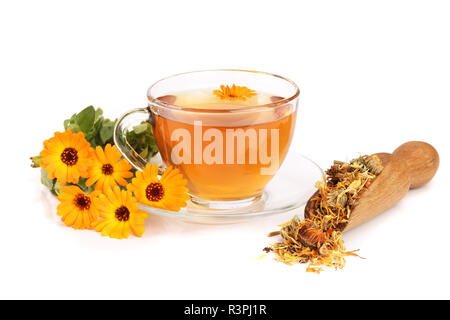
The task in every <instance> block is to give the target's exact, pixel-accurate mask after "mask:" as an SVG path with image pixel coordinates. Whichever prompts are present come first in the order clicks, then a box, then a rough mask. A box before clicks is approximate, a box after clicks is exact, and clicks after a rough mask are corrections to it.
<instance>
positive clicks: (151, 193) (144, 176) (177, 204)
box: [127, 164, 189, 211]
mask: <svg viewBox="0 0 450 320" xmlns="http://www.w3.org/2000/svg"><path fill="white" fill-rule="evenodd" d="M186 183H187V180H186V179H184V178H183V175H182V174H181V173H180V171H179V170H178V169H175V168H174V167H172V166H170V167H169V168H167V169H166V170H165V171H164V173H163V175H162V176H161V179H158V166H157V165H156V164H147V165H146V166H145V168H144V170H142V172H140V171H138V172H136V177H135V178H133V180H132V181H131V183H130V184H128V185H127V188H128V190H130V191H133V193H134V195H135V196H136V198H137V199H138V201H139V202H140V203H142V204H144V205H147V206H150V207H154V208H159V209H166V210H171V211H179V210H180V208H182V207H185V206H186V204H187V203H186V202H187V201H188V200H189V195H188V194H187V193H188V189H187V188H186V187H185V186H186Z"/></svg>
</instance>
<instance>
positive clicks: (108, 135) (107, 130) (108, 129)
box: [100, 121, 114, 144]
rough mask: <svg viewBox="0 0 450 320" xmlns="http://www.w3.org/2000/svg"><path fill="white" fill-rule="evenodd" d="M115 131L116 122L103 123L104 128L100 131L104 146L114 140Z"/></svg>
mask: <svg viewBox="0 0 450 320" xmlns="http://www.w3.org/2000/svg"><path fill="white" fill-rule="evenodd" d="M113 131H114V122H111V121H110V122H108V123H106V121H105V122H104V123H103V127H102V128H101V129H100V139H101V142H102V143H103V144H106V143H107V142H108V141H110V140H111V139H112V136H113Z"/></svg>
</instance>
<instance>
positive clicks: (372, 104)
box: [0, 0, 450, 299]
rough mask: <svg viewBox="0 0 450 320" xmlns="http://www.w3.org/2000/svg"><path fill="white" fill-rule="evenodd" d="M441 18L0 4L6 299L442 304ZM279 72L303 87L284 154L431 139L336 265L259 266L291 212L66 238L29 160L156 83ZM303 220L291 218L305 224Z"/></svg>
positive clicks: (359, 10) (315, 7) (382, 7)
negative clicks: (427, 161) (90, 116)
mask: <svg viewBox="0 0 450 320" xmlns="http://www.w3.org/2000/svg"><path fill="white" fill-rule="evenodd" d="M449 15H450V7H449V3H448V2H445V1H308V2H301V1H281V0H277V1H262V0H260V1H242V0H240V1H231V0H227V1H211V0H210V1H158V2H156V1H155V2H151V1H76V2H73V1H72V2H69V1H3V0H2V1H1V2H0V108H1V115H2V117H1V119H2V121H1V124H0V127H1V137H2V139H1V141H2V152H1V160H0V161H1V187H0V188H1V190H0V191H1V193H0V194H1V209H0V228H1V230H0V298H158V299H159V298H186V299H190V298H193V299H196V298H204V299H207V298H211V299H216V298H236V299H240V298H245V299H253V298H254V299H260V298H261V299H262V298H274V299H278V298H284V299H309V298H450V294H449V289H448V288H449V287H450V273H449V272H448V265H449V263H450V258H449V254H448V252H449V251H448V250H449V249H448V248H449V240H448V239H449V238H448V234H449V226H450V210H449V209H448V198H449V190H448V182H449V178H450V176H449V167H448V157H449V155H450V154H449V142H448V133H449V131H450V130H449V124H448V121H449V109H450V95H449V93H450V41H449V40H450V37H449V31H450V19H449ZM211 68H241V69H253V70H262V71H268V72H273V73H277V74H281V75H284V76H286V77H288V78H291V79H293V80H294V81H295V82H297V84H298V85H299V86H300V88H301V98H300V113H299V121H298V125H297V128H296V133H295V139H294V142H293V145H292V149H293V150H294V151H297V152H300V153H302V154H304V155H306V156H308V157H310V158H311V159H314V160H315V161H317V162H318V163H319V164H320V165H321V166H322V167H323V168H326V167H328V166H329V165H330V164H331V162H332V160H333V159H342V160H346V159H348V158H349V157H352V156H354V155H357V154H358V152H363V153H374V152H379V151H386V152H391V151H393V150H394V149H395V148H396V147H397V146H399V145H400V144H401V143H403V142H406V141H408V140H424V141H427V142H430V143H432V144H433V145H434V146H435V147H436V149H437V150H438V151H439V152H440V156H441V166H440V168H439V171H438V173H437V175H436V177H435V178H434V180H433V181H432V182H431V183H429V184H428V185H427V186H425V187H423V188H421V189H419V190H414V191H411V192H410V193H409V194H408V195H407V196H406V197H405V198H404V199H403V200H402V201H401V202H400V203H399V204H398V205H397V206H395V207H394V208H392V209H390V210H388V211H387V212H386V213H384V214H382V215H381V216H378V217H377V218H375V219H373V220H372V221H370V222H368V223H366V224H365V225H362V226H360V227H358V228H356V229H354V230H352V231H350V232H348V233H346V234H345V243H346V246H347V248H348V249H357V248H359V249H361V255H362V256H364V257H366V258H367V259H366V260H360V259H358V258H349V259H348V263H347V266H346V267H345V268H344V269H343V270H339V271H326V272H323V273H321V274H320V275H316V274H311V273H306V272H305V266H304V265H295V266H286V265H284V264H281V263H277V262H275V261H274V260H273V259H272V257H271V256H267V257H266V258H264V259H262V260H258V259H257V257H258V256H260V254H261V253H262V248H263V247H264V246H266V245H268V244H270V243H271V239H269V238H267V237H266V234H267V233H268V232H270V231H273V230H276V229H277V227H276V225H277V224H279V223H282V222H285V221H286V220H288V219H289V218H290V217H291V216H292V215H293V214H294V213H290V214H288V215H283V216H278V217H273V218H268V219H263V220H255V221H253V222H251V223H244V224H237V225H226V226H223V225H222V226H205V225H191V224H185V223H182V222H175V221H173V220H170V219H165V218H159V217H150V218H149V219H148V220H147V221H146V223H145V227H146V232H145V233H144V235H143V237H142V238H135V237H131V238H130V239H128V240H122V241H119V240H112V239H109V238H103V237H101V236H100V235H99V234H98V233H96V232H93V231H75V230H73V229H70V228H67V227H65V226H64V224H63V223H62V222H61V221H60V219H59V217H57V216H56V205H57V203H58V201H57V200H56V199H54V198H53V197H52V196H51V195H50V194H49V193H48V192H47V190H46V189H45V188H44V187H43V186H41V185H40V182H39V170H37V169H31V168H30V167H29V160H28V157H29V156H31V155H35V154H38V153H39V152H40V151H41V149H42V142H43V140H44V139H47V138H49V137H51V136H52V135H53V133H54V131H58V130H62V121H63V120H64V119H66V118H67V117H69V116H71V115H72V114H73V113H74V112H77V111H79V110H81V108H83V107H85V106H88V105H90V104H93V105H94V106H97V107H101V108H103V109H104V111H105V115H106V116H107V117H111V118H115V117H118V116H120V115H121V114H122V113H124V112H125V111H127V110H128V109H130V108H135V107H141V106H145V104H146V89H147V87H148V86H149V85H151V84H152V83H153V82H154V81H156V80H159V79H160V78H162V77H165V76H168V75H171V74H174V73H179V72H184V71H191V70H198V69H211ZM301 212H302V210H299V211H298V213H301Z"/></svg>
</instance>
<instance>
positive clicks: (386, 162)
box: [305, 141, 439, 231]
mask: <svg viewBox="0 0 450 320" xmlns="http://www.w3.org/2000/svg"><path fill="white" fill-rule="evenodd" d="M376 155H377V156H378V157H379V158H380V160H381V162H382V164H383V170H382V171H381V173H380V174H379V175H378V176H377V177H376V178H375V179H374V180H373V182H372V184H371V185H370V186H369V187H368V188H367V189H366V190H365V191H364V193H363V194H362V195H361V198H360V199H359V201H358V203H357V205H356V206H355V207H353V209H352V211H351V213H350V218H349V221H348V222H347V224H346V225H345V226H344V228H343V231H348V230H350V229H352V228H354V227H356V226H358V225H360V224H361V223H363V222H366V221H367V220H369V219H370V218H373V217H374V216H376V215H378V214H380V213H381V212H383V211H385V210H387V209H388V208H390V207H392V206H394V205H395V204H396V203H397V202H398V201H400V199H401V198H403V197H404V196H405V195H406V193H407V192H408V190H409V189H413V188H418V187H421V186H423V185H424V184H426V183H428V182H429V181H430V180H431V179H432V178H433V176H434V175H435V173H436V171H437V169H438V167H439V154H438V153H437V151H436V149H434V148H433V146H431V145H430V144H428V143H426V142H421V141H410V142H406V143H404V144H402V145H401V146H400V147H398V148H397V149H395V151H394V152H393V153H392V154H390V153H376ZM317 195H318V191H317V192H316V193H315V194H314V195H313V196H312V197H311V198H310V199H309V200H308V202H307V204H306V206H305V219H307V218H308V217H309V215H310V212H311V210H312V201H311V199H312V198H314V197H315V196H317Z"/></svg>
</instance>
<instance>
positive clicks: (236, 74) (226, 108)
mask: <svg viewBox="0 0 450 320" xmlns="http://www.w3.org/2000/svg"><path fill="white" fill-rule="evenodd" d="M233 84H235V85H236V86H240V87H244V86H245V87H247V88H249V89H251V90H253V91H254V92H255V93H256V95H254V96H253V97H251V98H248V100H247V101H246V102H245V104H246V105H242V102H241V101H239V100H236V101H237V102H233V101H234V100H233V99H234V98H235V97H233V96H232V95H231V97H230V99H223V100H222V99H219V98H214V97H213V91H214V90H219V89H220V88H221V86H223V85H224V86H226V85H228V86H229V87H231V86H232V85H233ZM197 91H198V92H202V94H207V95H208V94H211V97H213V98H211V101H212V102H211V104H206V105H205V104H203V105H202V106H198V105H195V106H193V105H192V104H184V103H183V102H182V101H181V100H182V99H181V97H182V96H183V95H185V94H186V92H187V93H189V92H197ZM299 93H300V91H299V89H298V87H297V85H296V84H295V83H294V82H292V81H291V80H288V79H286V78H283V77H281V76H278V75H274V74H270V73H265V72H256V71H245V70H206V71H195V72H189V73H182V74H177V75H173V76H170V77H167V78H164V79H162V80H159V81H158V82H156V83H155V84H153V85H152V86H151V87H150V88H149V89H148V91H147V96H148V101H149V102H148V107H146V108H139V109H135V110H131V111H130V112H128V113H126V114H124V115H123V116H122V117H121V118H120V119H119V121H118V122H117V124H116V127H115V130H114V140H115V144H116V146H117V147H118V149H119V150H120V151H121V153H122V154H123V155H124V157H125V158H126V159H127V160H128V161H129V162H130V163H131V164H132V165H133V166H134V167H135V168H136V169H138V170H142V169H143V168H144V167H145V165H146V163H147V161H146V160H145V159H143V158H142V157H140V156H139V155H138V154H137V153H136V152H135V151H134V150H133V149H132V148H131V147H130V145H129V143H127V141H126V132H127V131H128V130H129V129H130V128H131V127H132V126H134V125H137V124H139V123H140V122H141V121H148V122H149V123H150V124H151V125H152V128H153V133H154V136H155V139H156V143H157V145H158V149H159V152H160V155H161V158H162V160H163V161H164V163H165V164H166V165H168V166H169V165H174V166H175V167H177V168H179V169H180V171H181V173H182V174H183V175H184V176H185V178H186V179H187V180H188V184H187V187H188V189H189V194H190V196H191V201H192V203H194V204H196V205H198V206H200V207H207V208H220V209H228V208H236V207H245V206H250V205H252V204H254V203H255V202H257V201H258V200H259V199H260V197H261V195H262V193H263V190H264V187H265V186H266V185H267V183H268V182H269V181H270V180H271V179H272V178H273V176H274V175H275V173H276V171H277V170H278V168H279V167H280V165H281V163H282V162H283V160H284V158H285V156H286V154H287V152H288V149H289V146H290V143H291V139H292V135H293V132H294V128H295V122H296V116H297V105H298V97H299ZM236 99H237V98H236ZM177 100H178V102H177ZM180 101H181V102H180Z"/></svg>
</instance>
